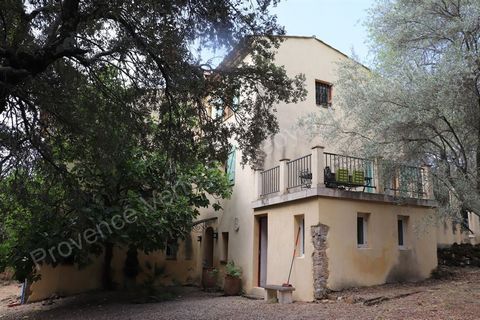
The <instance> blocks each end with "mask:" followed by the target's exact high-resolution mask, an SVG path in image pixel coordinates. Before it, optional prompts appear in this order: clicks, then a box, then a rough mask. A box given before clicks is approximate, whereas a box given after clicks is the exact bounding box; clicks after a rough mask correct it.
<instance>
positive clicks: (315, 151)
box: [312, 146, 325, 188]
mask: <svg viewBox="0 0 480 320" xmlns="http://www.w3.org/2000/svg"><path fill="white" fill-rule="evenodd" d="M324 149H325V148H324V147H322V146H314V147H312V187H313V188H317V187H324V186H325V185H324V175H323V169H324V168H325V158H324V156H323V151H324Z"/></svg>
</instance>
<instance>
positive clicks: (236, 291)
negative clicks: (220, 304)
mask: <svg viewBox="0 0 480 320" xmlns="http://www.w3.org/2000/svg"><path fill="white" fill-rule="evenodd" d="M241 291H242V279H241V278H238V277H232V276H228V275H227V276H225V283H224V285H223V292H224V293H225V295H226V296H238V295H240V292H241Z"/></svg>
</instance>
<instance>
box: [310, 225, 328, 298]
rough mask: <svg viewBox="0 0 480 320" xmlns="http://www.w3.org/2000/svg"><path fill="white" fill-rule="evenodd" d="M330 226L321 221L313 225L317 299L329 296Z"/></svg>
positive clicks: (314, 278) (314, 276) (314, 285)
mask: <svg viewBox="0 0 480 320" xmlns="http://www.w3.org/2000/svg"><path fill="white" fill-rule="evenodd" d="M328 229H329V228H328V226H326V225H324V224H321V223H319V224H318V225H316V226H312V227H311V232H312V242H313V248H314V250H313V255H312V260H313V289H314V293H313V294H314V297H315V299H324V298H325V297H326V296H327V293H328V289H327V280H328V258H327V235H328Z"/></svg>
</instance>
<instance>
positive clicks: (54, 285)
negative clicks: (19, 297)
mask: <svg viewBox="0 0 480 320" xmlns="http://www.w3.org/2000/svg"><path fill="white" fill-rule="evenodd" d="M196 237H197V234H195V233H192V239H191V241H192V255H191V257H192V258H191V259H189V260H186V259H185V257H186V255H185V242H179V248H178V252H177V259H176V260H168V259H166V258H165V253H164V252H163V251H156V252H152V253H150V254H148V255H146V254H145V253H143V252H139V254H138V260H139V267H140V273H139V275H138V276H137V278H136V281H135V282H134V283H128V280H127V279H126V277H125V276H124V272H123V270H124V263H125V258H126V251H125V250H124V249H122V248H120V247H115V249H114V254H113V259H112V277H113V282H114V283H115V285H116V287H117V288H125V287H126V286H132V285H135V284H136V285H141V284H145V283H146V282H147V281H150V280H151V279H153V280H154V283H155V284H157V285H159V284H161V285H174V284H194V285H200V280H201V279H200V275H201V260H200V259H197V257H198V256H199V252H201V249H202V247H201V243H200V242H198V241H197V239H196ZM92 260H93V263H92V264H90V265H88V266H87V267H85V268H82V269H79V268H78V267H77V266H72V265H60V266H57V267H55V268H54V267H52V266H47V265H42V266H40V267H39V269H38V272H39V274H40V276H41V279H40V280H38V281H36V282H34V283H33V284H32V285H31V287H30V296H29V299H28V301H29V302H34V301H39V300H43V299H47V298H49V297H50V296H52V295H54V294H57V295H62V296H63V295H64V296H68V295H73V294H77V293H81V292H86V291H91V290H96V289H101V288H102V270H103V269H102V268H103V256H99V257H93V258H92ZM155 267H156V268H157V270H161V273H160V274H159V275H157V276H154V272H155Z"/></svg>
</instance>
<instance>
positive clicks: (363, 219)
mask: <svg viewBox="0 0 480 320" xmlns="http://www.w3.org/2000/svg"><path fill="white" fill-rule="evenodd" d="M368 216H369V215H368V214H367V213H358V214H357V246H358V247H366V246H367V231H368Z"/></svg>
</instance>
